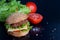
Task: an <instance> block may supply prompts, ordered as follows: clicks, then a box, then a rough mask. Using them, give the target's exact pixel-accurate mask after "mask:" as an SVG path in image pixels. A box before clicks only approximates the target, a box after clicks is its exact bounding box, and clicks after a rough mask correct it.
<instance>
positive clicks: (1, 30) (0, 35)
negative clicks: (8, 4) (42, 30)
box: [0, 22, 30, 40]
mask: <svg viewBox="0 0 60 40" xmlns="http://www.w3.org/2000/svg"><path fill="white" fill-rule="evenodd" d="M4 24H5V22H0V40H5V39H6V40H30V35H29V34H27V35H26V36H24V37H14V36H11V35H9V34H8V33H7V30H6V28H5V26H4Z"/></svg>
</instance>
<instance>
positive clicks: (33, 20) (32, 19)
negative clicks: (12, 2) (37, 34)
mask: <svg viewBox="0 0 60 40" xmlns="http://www.w3.org/2000/svg"><path fill="white" fill-rule="evenodd" d="M42 19H43V16H42V15H41V14H37V13H30V14H29V17H28V20H29V21H30V22H31V23H33V24H38V23H40V22H41V21H42Z"/></svg>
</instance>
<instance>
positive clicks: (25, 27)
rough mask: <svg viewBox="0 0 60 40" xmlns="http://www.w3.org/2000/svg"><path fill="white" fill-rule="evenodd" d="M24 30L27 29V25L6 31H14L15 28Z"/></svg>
mask: <svg viewBox="0 0 60 40" xmlns="http://www.w3.org/2000/svg"><path fill="white" fill-rule="evenodd" d="M24 29H25V30H26V29H28V27H27V25H25V26H24V27H23V28H21V27H20V28H16V29H8V32H13V31H16V30H24Z"/></svg>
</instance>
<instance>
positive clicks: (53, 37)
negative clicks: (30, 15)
mask: <svg viewBox="0 0 60 40" xmlns="http://www.w3.org/2000/svg"><path fill="white" fill-rule="evenodd" d="M29 1H32V2H35V3H36V5H37V13H40V14H42V15H43V16H44V19H43V22H42V23H41V25H43V26H42V27H43V28H45V29H46V30H44V32H43V33H42V35H44V36H43V37H32V40H60V32H59V30H60V3H59V2H60V1H59V0H21V3H22V4H26V3H27V2H29ZM47 22H48V24H47ZM0 25H1V26H0V40H5V39H6V40H10V39H11V40H12V37H11V36H8V35H7V33H6V32H5V28H4V27H2V26H3V23H0ZM54 28H56V31H54V32H51V31H52V30H53V29H54ZM37 38H38V39H37Z"/></svg>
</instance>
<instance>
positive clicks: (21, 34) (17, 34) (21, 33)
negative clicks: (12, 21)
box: [8, 30, 29, 37]
mask: <svg viewBox="0 0 60 40" xmlns="http://www.w3.org/2000/svg"><path fill="white" fill-rule="evenodd" d="M28 33H29V30H27V31H19V32H8V34H10V35H12V36H14V37H22V36H25V35H27V34H28Z"/></svg>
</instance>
